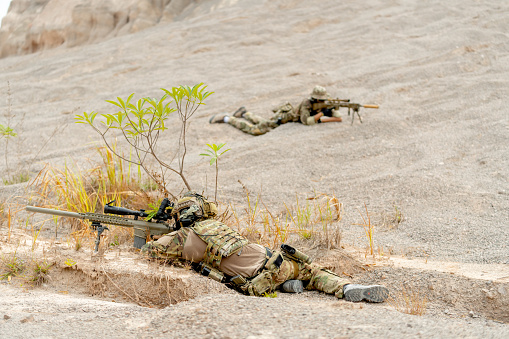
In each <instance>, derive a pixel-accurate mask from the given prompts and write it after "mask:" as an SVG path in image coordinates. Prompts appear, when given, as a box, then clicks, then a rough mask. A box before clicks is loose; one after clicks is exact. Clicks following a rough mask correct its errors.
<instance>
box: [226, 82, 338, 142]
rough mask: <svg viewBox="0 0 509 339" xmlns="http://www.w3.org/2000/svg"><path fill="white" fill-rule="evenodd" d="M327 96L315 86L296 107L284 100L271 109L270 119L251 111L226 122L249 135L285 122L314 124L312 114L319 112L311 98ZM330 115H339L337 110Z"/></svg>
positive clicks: (325, 92)
mask: <svg viewBox="0 0 509 339" xmlns="http://www.w3.org/2000/svg"><path fill="white" fill-rule="evenodd" d="M328 97H329V94H328V93H327V91H326V90H325V88H323V87H321V86H316V87H315V88H314V89H313V92H312V93H311V97H310V98H309V99H304V100H302V102H301V103H300V104H299V105H298V106H297V107H293V106H292V105H291V104H290V103H289V102H286V103H285V104H284V105H282V106H279V107H276V108H274V109H273V110H272V111H273V112H274V115H273V116H272V117H271V118H270V119H265V118H262V117H260V116H258V115H255V114H253V113H251V112H246V113H244V114H243V115H242V118H243V119H242V118H237V117H235V116H232V117H229V120H228V124H230V125H231V126H233V127H235V128H237V129H240V130H241V131H242V132H244V133H248V134H251V135H262V134H265V133H267V132H269V131H270V130H272V129H274V128H276V127H278V126H279V125H282V124H286V123H287V122H300V123H302V124H304V125H315V124H316V123H317V122H316V121H315V119H314V118H313V116H314V115H316V114H317V113H319V111H313V109H312V100H313V99H322V100H325V99H326V98H328ZM332 116H334V117H339V116H340V115H339V112H337V111H334V112H333V114H332Z"/></svg>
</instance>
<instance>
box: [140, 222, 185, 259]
mask: <svg viewBox="0 0 509 339" xmlns="http://www.w3.org/2000/svg"><path fill="white" fill-rule="evenodd" d="M189 232H190V229H189V228H181V229H180V230H178V231H175V232H171V233H168V234H166V235H164V236H162V237H161V238H159V239H158V240H156V241H150V242H147V243H146V244H145V245H143V247H142V248H141V252H142V253H147V254H149V255H150V256H151V257H152V258H172V259H178V258H182V254H183V252H184V244H185V243H186V239H187V236H188V235H189Z"/></svg>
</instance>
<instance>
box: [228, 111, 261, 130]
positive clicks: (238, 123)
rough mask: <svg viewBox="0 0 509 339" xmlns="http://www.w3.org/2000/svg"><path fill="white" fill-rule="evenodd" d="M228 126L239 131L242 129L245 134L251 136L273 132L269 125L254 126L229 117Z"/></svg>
mask: <svg viewBox="0 0 509 339" xmlns="http://www.w3.org/2000/svg"><path fill="white" fill-rule="evenodd" d="M246 114H247V113H246ZM244 116H245V114H244ZM228 124H229V125H231V126H233V127H235V128H237V129H240V130H241V131H242V132H244V133H248V134H251V135H262V134H265V133H267V132H268V131H270V130H271V128H270V127H268V126H267V124H264V123H260V124H252V123H250V122H247V121H246V120H243V119H238V118H235V117H229V119H228Z"/></svg>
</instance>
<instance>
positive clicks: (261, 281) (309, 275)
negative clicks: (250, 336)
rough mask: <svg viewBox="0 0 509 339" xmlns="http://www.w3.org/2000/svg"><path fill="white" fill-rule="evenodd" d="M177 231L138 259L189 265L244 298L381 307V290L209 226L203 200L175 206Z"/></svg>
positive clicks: (192, 198)
mask: <svg viewBox="0 0 509 339" xmlns="http://www.w3.org/2000/svg"><path fill="white" fill-rule="evenodd" d="M172 213H175V214H176V216H175V220H176V224H177V225H176V227H177V228H178V229H177V230H176V231H174V232H171V233H169V234H167V235H164V236H163V237H161V238H160V239H158V240H156V241H152V242H148V243H147V244H145V245H144V246H143V247H142V252H143V253H148V254H149V255H150V256H152V257H154V258H170V259H182V260H186V261H190V262H191V263H192V266H193V268H194V269H195V270H196V271H197V272H199V273H201V274H202V275H204V276H208V277H209V278H212V279H214V280H216V281H219V282H221V283H224V284H227V285H228V286H229V287H231V288H234V289H236V290H237V291H239V292H242V293H244V294H248V295H253V296H262V295H266V294H270V293H272V292H274V291H275V290H276V289H278V288H280V289H282V290H283V291H285V292H296V293H300V292H302V291H303V289H304V288H306V289H309V290H312V289H315V290H318V291H322V292H325V293H328V294H333V295H335V296H336V297H337V298H340V299H341V298H344V299H345V300H348V301H362V300H366V301H369V302H383V301H385V299H387V297H388V290H387V288H385V287H384V286H380V285H371V286H363V285H356V284H352V283H351V282H350V281H349V280H347V279H344V278H342V277H340V276H338V275H336V274H335V273H333V272H332V271H329V270H327V269H325V268H322V267H320V266H318V265H316V264H313V263H312V261H311V259H310V258H309V257H308V256H306V255H305V254H303V253H301V252H300V251H298V250H296V249H294V248H293V247H291V246H288V245H282V246H281V250H276V251H271V250H270V249H268V248H266V247H264V246H262V245H259V244H254V243H250V242H249V241H248V240H247V239H246V238H245V237H243V236H242V235H240V234H239V233H238V232H237V231H235V230H233V229H231V228H230V227H228V226H227V225H226V224H224V223H222V222H219V221H217V220H214V219H213V217H214V216H215V215H216V214H217V207H216V206H215V204H214V203H211V202H209V201H207V200H206V199H205V198H204V197H203V196H201V195H199V194H196V193H194V192H188V193H186V194H185V195H184V196H183V198H181V199H179V200H178V202H177V203H176V204H175V207H174V209H173V212H172Z"/></svg>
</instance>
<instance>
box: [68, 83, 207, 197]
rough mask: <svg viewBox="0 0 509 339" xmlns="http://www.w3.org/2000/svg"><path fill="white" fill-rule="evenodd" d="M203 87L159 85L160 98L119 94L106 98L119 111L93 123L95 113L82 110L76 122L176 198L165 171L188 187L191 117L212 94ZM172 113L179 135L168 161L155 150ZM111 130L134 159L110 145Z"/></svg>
mask: <svg viewBox="0 0 509 339" xmlns="http://www.w3.org/2000/svg"><path fill="white" fill-rule="evenodd" d="M206 88H207V86H204V85H203V83H200V84H197V85H195V86H193V87H189V86H179V87H172V88H171V89H170V90H167V89H164V88H162V89H161V90H162V91H163V92H164V93H165V94H164V95H163V96H162V97H161V98H160V99H159V100H156V99H153V98H149V97H145V98H141V99H139V100H138V101H136V102H134V101H133V102H131V100H132V99H133V96H134V93H132V94H131V95H129V96H128V97H127V99H125V100H124V99H122V98H120V97H117V98H116V100H107V102H109V103H110V104H112V105H114V106H116V107H117V108H118V109H120V110H119V111H117V112H116V113H112V114H110V113H108V114H101V117H102V120H101V121H100V122H99V123H97V122H96V117H97V115H98V113H97V112H91V113H87V112H84V113H83V115H77V116H76V122H77V123H83V124H88V125H90V126H91V127H92V128H93V130H94V131H95V132H97V133H98V134H99V135H100V137H101V139H102V141H103V142H104V144H105V145H106V147H108V148H109V149H110V150H111V151H112V152H113V154H115V156H117V157H119V158H121V159H123V160H125V161H128V162H131V163H133V164H135V165H138V166H141V168H143V170H144V171H145V172H146V173H147V174H148V175H149V176H150V177H151V178H152V180H154V182H156V183H157V185H158V186H159V187H160V189H161V190H162V191H163V193H164V194H169V195H171V196H172V198H175V196H174V195H173V194H171V193H170V192H169V191H168V190H167V188H166V175H167V171H170V172H173V173H175V174H177V175H178V176H179V177H180V178H181V179H182V181H183V183H184V185H185V186H186V188H187V189H188V190H191V186H190V185H189V183H188V181H187V179H186V177H185V173H184V161H185V156H186V153H187V145H186V133H187V128H188V126H189V120H190V118H191V117H192V116H193V115H194V113H195V112H196V111H197V110H198V108H199V107H200V106H201V105H204V100H205V99H206V98H207V97H208V96H210V95H211V94H212V93H213V92H207V91H205V89H206ZM173 112H177V115H178V117H179V119H180V122H181V124H180V134H179V136H178V143H177V145H178V146H177V147H176V151H175V152H174V153H173V154H172V155H171V156H169V159H170V160H169V161H165V160H163V158H162V157H161V155H160V154H159V153H158V141H159V139H160V137H161V134H162V132H164V131H165V130H167V129H168V127H167V126H166V123H167V121H168V118H169V117H170V114H172V113H173ZM114 131H119V132H120V134H121V136H122V137H123V139H122V140H123V142H124V145H126V146H127V147H128V148H130V149H131V150H132V154H133V155H134V159H130V158H127V157H125V156H123V155H122V153H120V152H117V151H116V150H115V149H114V148H113V144H112V142H111V139H110V137H109V136H110V135H111V134H113V133H110V132H114ZM175 158H177V161H178V165H177V166H175V165H173V164H172V163H173V161H174V160H175ZM151 161H152V162H154V163H155V164H157V166H158V168H159V169H158V172H154V171H153V170H152V169H151Z"/></svg>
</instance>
